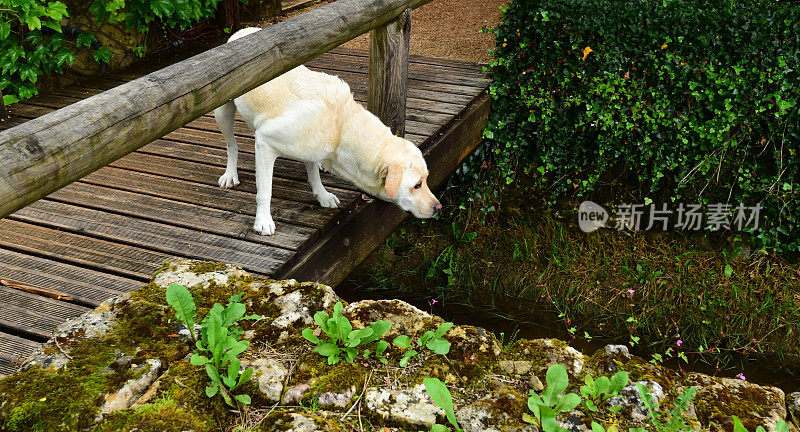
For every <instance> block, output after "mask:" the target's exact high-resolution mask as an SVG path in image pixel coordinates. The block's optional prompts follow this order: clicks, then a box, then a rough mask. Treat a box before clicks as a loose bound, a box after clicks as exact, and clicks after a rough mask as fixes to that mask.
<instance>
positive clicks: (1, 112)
mask: <svg viewBox="0 0 800 432" xmlns="http://www.w3.org/2000/svg"><path fill="white" fill-rule="evenodd" d="M7 118H8V111H6V104H5V103H4V102H3V91H2V90H0V121H4V120H5V119H7Z"/></svg>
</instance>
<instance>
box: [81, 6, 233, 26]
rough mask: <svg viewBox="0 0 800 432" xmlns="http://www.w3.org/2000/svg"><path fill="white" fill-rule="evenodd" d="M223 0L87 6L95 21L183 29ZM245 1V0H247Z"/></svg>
mask: <svg viewBox="0 0 800 432" xmlns="http://www.w3.org/2000/svg"><path fill="white" fill-rule="evenodd" d="M220 1H222V0H127V2H126V0H94V2H93V3H92V5H91V6H90V7H89V12H91V13H93V14H94V16H95V18H96V19H97V21H98V22H100V21H108V22H110V23H112V24H113V23H120V22H125V25H126V26H127V27H128V29H130V30H136V31H138V32H140V33H145V32H147V31H148V29H149V28H150V26H151V25H152V24H156V25H158V26H160V27H164V28H170V29H175V28H177V29H180V30H186V29H188V28H189V27H191V26H192V25H194V24H196V23H197V21H199V20H201V19H203V18H211V17H213V16H214V14H215V13H216V10H217V5H218V4H219V3H220ZM244 3H247V2H246V1H245V2H244Z"/></svg>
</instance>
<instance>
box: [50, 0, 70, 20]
mask: <svg viewBox="0 0 800 432" xmlns="http://www.w3.org/2000/svg"><path fill="white" fill-rule="evenodd" d="M44 11H45V12H44V13H45V15H47V16H49V17H50V18H52V19H54V20H55V21H61V19H62V18H64V17H67V16H69V13H68V12H67V5H65V4H64V3H61V2H60V1H52V2H50V3H48V4H47V7H46V8H45V9H44Z"/></svg>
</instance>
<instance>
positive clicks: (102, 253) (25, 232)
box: [0, 218, 176, 301]
mask: <svg viewBox="0 0 800 432" xmlns="http://www.w3.org/2000/svg"><path fill="white" fill-rule="evenodd" d="M0 246H2V247H4V248H7V249H12V250H16V251H19V252H23V253H27V254H33V255H37V256H46V257H49V258H51V259H53V260H58V261H64V262H69V263H72V264H75V265H80V266H83V267H90V268H93V269H96V270H99V271H103V272H110V273H112V274H116V275H120V276H123V277H127V278H138V279H147V278H149V277H150V275H152V274H153V273H154V272H155V271H156V270H158V269H159V268H160V267H161V264H162V263H163V262H164V261H174V260H175V259H176V255H170V254H165V253H160V252H155V251H149V250H144V249H139V248H133V247H131V246H126V245H120V244H116V243H113V242H109V241H105V240H101V239H96V238H92V237H87V236H84V235H80V234H73V233H69V232H64V231H59V230H55V229H51V228H47V227H42V226H38V225H31V224H29V223H25V222H20V221H17V220H12V219H8V218H6V219H0ZM9 279H14V278H13V277H9ZM23 282H24V281H23ZM34 285H35V284H34ZM56 290H58V289H57V288H56ZM58 291H61V290H58ZM65 294H69V293H66V292H65ZM69 295H71V294H69ZM82 300H84V301H85V300H86V299H82Z"/></svg>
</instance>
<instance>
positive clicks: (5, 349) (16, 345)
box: [0, 331, 39, 376]
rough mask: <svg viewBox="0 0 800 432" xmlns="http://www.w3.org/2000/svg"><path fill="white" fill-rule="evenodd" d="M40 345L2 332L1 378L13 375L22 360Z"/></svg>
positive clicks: (0, 351) (0, 336) (0, 338)
mask: <svg viewBox="0 0 800 432" xmlns="http://www.w3.org/2000/svg"><path fill="white" fill-rule="evenodd" d="M38 346H39V344H38V343H36V342H34V341H32V340H29V339H25V338H21V337H19V336H15V335H12V334H8V333H5V332H1V331H0V376H3V375H8V374H11V373H13V372H14V371H15V370H16V369H17V366H18V365H19V362H20V360H21V359H24V358H25V357H27V356H28V355H30V354H31V353H33V351H34V350H35V349H36V347H38Z"/></svg>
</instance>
